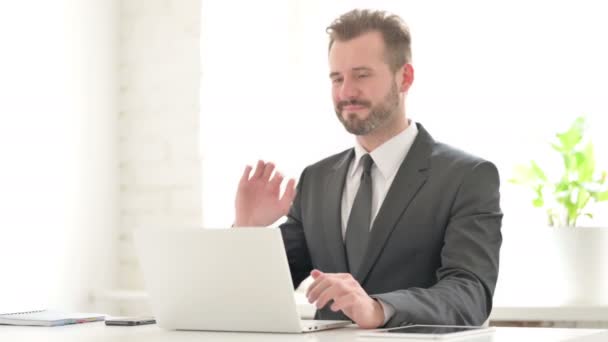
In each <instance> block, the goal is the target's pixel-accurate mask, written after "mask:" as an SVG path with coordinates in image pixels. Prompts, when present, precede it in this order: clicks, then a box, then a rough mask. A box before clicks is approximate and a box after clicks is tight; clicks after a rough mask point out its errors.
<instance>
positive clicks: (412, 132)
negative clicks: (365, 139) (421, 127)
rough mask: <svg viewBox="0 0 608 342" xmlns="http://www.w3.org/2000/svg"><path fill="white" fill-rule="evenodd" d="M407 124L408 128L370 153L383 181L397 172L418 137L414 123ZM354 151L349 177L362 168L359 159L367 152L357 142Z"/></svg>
mask: <svg viewBox="0 0 608 342" xmlns="http://www.w3.org/2000/svg"><path fill="white" fill-rule="evenodd" d="M409 124H410V125H409V126H408V128H406V129H404V130H403V131H402V132H400V133H399V134H397V135H395V136H394V137H392V138H390V139H389V140H387V141H386V142H384V143H383V144H382V145H380V146H378V147H377V148H376V149H375V150H373V151H372V152H371V153H370V155H371V157H372V159H373V160H374V165H376V167H377V168H378V170H379V171H380V174H381V175H382V177H384V179H389V178H391V177H392V176H393V175H394V174H395V173H396V172H397V170H398V169H399V166H400V165H401V163H402V162H403V160H405V156H406V155H407V153H408V152H409V150H410V148H411V147H412V144H413V143H414V139H416V136H417V135H418V127H417V126H416V123H415V122H414V121H412V120H410V121H409ZM354 150H355V160H354V165H355V167H353V168H352V170H351V172H350V174H349V176H350V177H352V176H353V175H354V174H355V172H356V171H357V169H359V167H362V166H360V161H361V157H363V155H364V154H366V153H367V151H366V150H365V149H364V148H363V146H361V145H360V144H359V142H358V141H355V147H354Z"/></svg>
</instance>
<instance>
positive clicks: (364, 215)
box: [345, 154, 374, 275]
mask: <svg viewBox="0 0 608 342" xmlns="http://www.w3.org/2000/svg"><path fill="white" fill-rule="evenodd" d="M361 163H362V164H363V173H362V174H361V184H360V185H359V190H357V195H356V196H355V201H354V202H353V207H352V208H351V210H350V216H349V218H348V224H347V225H346V238H345V240H346V256H347V258H348V268H349V270H350V273H351V274H353V275H355V274H357V271H358V270H359V267H360V266H361V261H362V259H363V254H364V253H365V250H366V249H367V242H368V240H369V229H370V224H371V217H372V175H371V169H372V165H373V164H374V160H373V159H372V157H371V156H370V155H369V154H365V155H363V157H361Z"/></svg>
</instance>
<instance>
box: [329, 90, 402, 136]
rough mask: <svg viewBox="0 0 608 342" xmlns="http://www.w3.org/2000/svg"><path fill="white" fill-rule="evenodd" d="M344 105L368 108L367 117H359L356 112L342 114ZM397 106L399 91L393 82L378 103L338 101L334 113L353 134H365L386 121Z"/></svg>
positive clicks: (395, 110)
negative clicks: (373, 104)
mask: <svg viewBox="0 0 608 342" xmlns="http://www.w3.org/2000/svg"><path fill="white" fill-rule="evenodd" d="M346 105H358V106H363V107H365V108H369V109H370V110H369V115H368V116H367V118H364V119H360V118H359V117H358V116H357V113H347V115H346V117H344V116H342V111H343V108H344V106H346ZM398 107H399V91H398V89H397V85H396V84H395V83H394V82H393V85H392V87H391V90H390V91H389V93H388V94H386V96H385V97H384V99H382V101H381V102H380V103H378V104H377V105H375V106H372V104H371V102H370V101H366V100H358V99H352V100H350V101H340V102H338V104H337V105H336V115H337V116H338V120H340V122H342V124H343V125H344V128H346V130H347V131H348V132H349V133H351V134H354V135H366V134H369V133H371V132H373V131H374V130H375V129H376V128H378V127H380V126H382V125H383V124H385V123H386V122H388V121H389V120H390V119H391V117H393V116H394V113H396V112H397V108H398Z"/></svg>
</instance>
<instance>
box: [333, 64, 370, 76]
mask: <svg viewBox="0 0 608 342" xmlns="http://www.w3.org/2000/svg"><path fill="white" fill-rule="evenodd" d="M351 70H352V71H372V68H370V67H366V66H358V67H354V68H352V69H351ZM336 76H340V73H339V72H337V71H334V72H331V73H329V78H334V77H336Z"/></svg>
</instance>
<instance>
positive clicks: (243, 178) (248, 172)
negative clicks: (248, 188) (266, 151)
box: [240, 165, 252, 185]
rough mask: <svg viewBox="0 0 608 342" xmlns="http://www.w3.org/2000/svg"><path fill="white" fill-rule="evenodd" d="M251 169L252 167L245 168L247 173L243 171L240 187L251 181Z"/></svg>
mask: <svg viewBox="0 0 608 342" xmlns="http://www.w3.org/2000/svg"><path fill="white" fill-rule="evenodd" d="M251 169H252V167H251V166H249V165H247V166H246V167H245V171H243V175H242V176H241V181H240V185H243V184H245V183H247V181H248V180H249V174H250V173H251Z"/></svg>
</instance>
